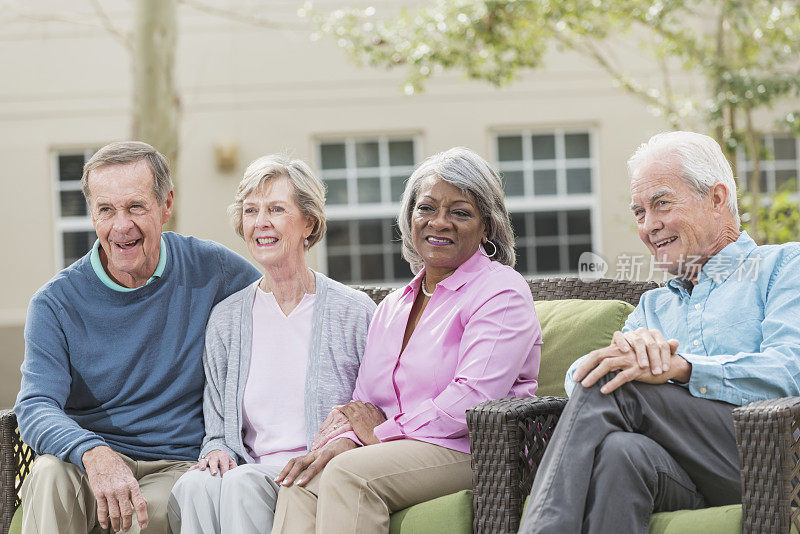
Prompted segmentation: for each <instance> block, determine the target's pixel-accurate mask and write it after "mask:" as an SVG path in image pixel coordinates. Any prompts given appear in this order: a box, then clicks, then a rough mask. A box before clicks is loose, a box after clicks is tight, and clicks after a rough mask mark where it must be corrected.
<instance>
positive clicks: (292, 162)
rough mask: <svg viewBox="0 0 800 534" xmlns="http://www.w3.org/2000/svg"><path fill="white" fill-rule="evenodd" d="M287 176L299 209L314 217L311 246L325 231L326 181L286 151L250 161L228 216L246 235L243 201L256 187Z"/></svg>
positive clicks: (241, 234) (310, 239)
mask: <svg viewBox="0 0 800 534" xmlns="http://www.w3.org/2000/svg"><path fill="white" fill-rule="evenodd" d="M281 177H284V178H286V179H288V180H289V183H291V184H292V189H293V190H294V195H293V196H294V201H295V203H296V204H297V206H298V207H299V208H300V212H301V213H302V214H303V215H305V216H306V217H311V218H312V219H314V228H313V229H312V230H311V234H310V235H309V236H308V246H307V247H306V248H311V247H312V246H314V245H315V244H317V243H319V241H320V240H321V239H322V237H323V236H324V235H325V230H326V229H327V224H326V222H325V185H324V184H323V183H322V182H321V181H319V180H318V179H317V178H316V177H315V176H314V173H313V172H312V171H311V168H310V167H309V166H308V165H306V164H305V163H304V162H303V161H300V160H299V159H291V158H289V157H288V156H285V155H283V154H272V155H271V156H263V157H260V158H258V159H257V160H255V161H254V162H253V163H251V164H250V165H249V166H248V167H247V170H246V171H244V178H242V181H241V182H239V187H238V188H237V190H236V196H235V197H234V199H233V204H231V205H230V206H228V216H229V217H230V219H231V222H232V223H233V227H234V229H235V230H236V233H237V234H239V236H241V237H244V231H243V229H242V205H243V204H244V200H245V199H246V198H247V197H248V196H249V195H250V193H252V192H253V191H255V190H257V189H260V188H261V187H263V186H264V184H265V183H267V182H268V181H270V180H273V179H276V178H281Z"/></svg>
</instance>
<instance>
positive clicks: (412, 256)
mask: <svg viewBox="0 0 800 534" xmlns="http://www.w3.org/2000/svg"><path fill="white" fill-rule="evenodd" d="M429 176H438V177H439V178H441V179H442V180H444V181H445V182H447V183H449V184H452V185H454V186H456V187H458V188H459V189H460V190H461V191H462V192H463V193H464V194H465V195H471V196H472V197H473V198H474V199H475V204H476V205H477V206H478V212H479V213H480V216H481V218H482V219H483V223H484V225H485V226H486V236H487V237H488V239H490V240H491V241H492V242H493V243H494V244H495V245H496V246H497V254H495V255H494V257H492V259H493V260H495V261H499V262H500V263H503V264H505V265H509V266H511V267H513V266H514V264H515V263H516V255H515V252H514V230H513V229H512V228H511V219H510V218H509V215H508V210H506V203H505V193H504V192H503V182H502V181H501V180H500V175H499V174H498V173H497V171H496V170H495V169H494V168H492V166H491V165H489V164H488V163H487V162H486V160H485V159H483V158H482V157H480V156H479V155H477V154H476V153H475V152H473V151H471V150H469V149H468V148H464V147H455V148H451V149H450V150H448V151H446V152H439V153H438V154H434V155H433V156H431V157H429V158H428V159H426V160H425V161H423V162H422V163H420V165H419V167H417V168H416V170H414V172H413V173H412V174H411V177H410V178H409V179H408V182H407V183H406V189H405V191H403V197H402V199H401V200H400V213H399V215H398V216H397V224H398V226H399V227H400V235H401V239H402V243H403V258H405V259H406V261H407V262H408V263H409V264H410V265H411V270H412V272H414V273H418V272H419V271H420V269H422V266H423V261H422V257H421V256H420V255H419V253H418V252H417V250H416V249H415V248H414V242H413V240H412V237H411V214H412V212H413V211H414V205H415V204H416V202H417V195H418V193H419V188H420V184H421V183H422V181H423V180H424V179H425V178H427V177H429Z"/></svg>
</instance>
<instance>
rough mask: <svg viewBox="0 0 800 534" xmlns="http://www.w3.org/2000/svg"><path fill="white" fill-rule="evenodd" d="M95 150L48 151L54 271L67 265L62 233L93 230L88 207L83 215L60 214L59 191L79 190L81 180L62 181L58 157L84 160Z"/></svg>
mask: <svg viewBox="0 0 800 534" xmlns="http://www.w3.org/2000/svg"><path fill="white" fill-rule="evenodd" d="M96 151H97V149H94V148H84V149H81V148H77V149H69V148H65V149H59V148H55V149H53V150H52V151H51V152H50V165H51V167H50V168H51V172H50V175H51V176H52V183H53V220H54V222H55V224H54V225H53V226H54V232H55V234H54V235H55V252H56V256H55V268H56V271H60V270H61V269H63V268H65V267H67V265H65V264H64V234H65V233H67V232H94V226H93V225H92V218H91V216H90V215H89V210H88V208H87V210H86V211H87V213H86V216H85V217H74V216H72V217H62V215H61V192H62V191H80V190H81V181H80V180H75V181H69V182H64V181H62V180H61V171H60V167H59V164H58V159H59V157H60V156H78V155H81V156H83V159H84V161H88V159H89V158H90V157H92V154H94V153H95V152H96Z"/></svg>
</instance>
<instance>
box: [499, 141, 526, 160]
mask: <svg viewBox="0 0 800 534" xmlns="http://www.w3.org/2000/svg"><path fill="white" fill-rule="evenodd" d="M497 159H499V160H500V161H522V137H521V136H519V135H513V136H503V137H498V138H497Z"/></svg>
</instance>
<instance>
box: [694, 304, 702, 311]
mask: <svg viewBox="0 0 800 534" xmlns="http://www.w3.org/2000/svg"><path fill="white" fill-rule="evenodd" d="M700 308H702V306H700V305H699V304H695V305H694V309H695V310H697V311H700Z"/></svg>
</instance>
